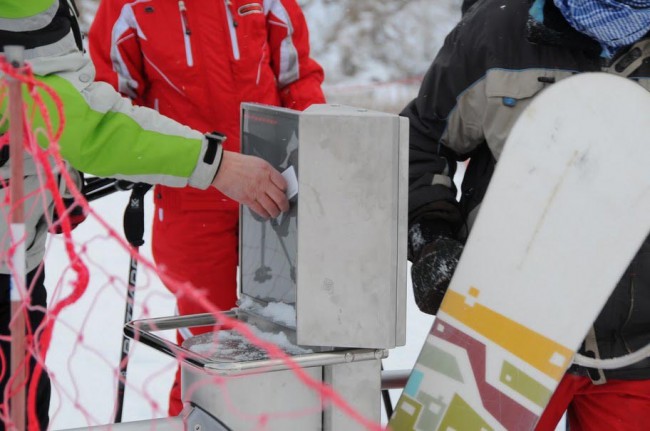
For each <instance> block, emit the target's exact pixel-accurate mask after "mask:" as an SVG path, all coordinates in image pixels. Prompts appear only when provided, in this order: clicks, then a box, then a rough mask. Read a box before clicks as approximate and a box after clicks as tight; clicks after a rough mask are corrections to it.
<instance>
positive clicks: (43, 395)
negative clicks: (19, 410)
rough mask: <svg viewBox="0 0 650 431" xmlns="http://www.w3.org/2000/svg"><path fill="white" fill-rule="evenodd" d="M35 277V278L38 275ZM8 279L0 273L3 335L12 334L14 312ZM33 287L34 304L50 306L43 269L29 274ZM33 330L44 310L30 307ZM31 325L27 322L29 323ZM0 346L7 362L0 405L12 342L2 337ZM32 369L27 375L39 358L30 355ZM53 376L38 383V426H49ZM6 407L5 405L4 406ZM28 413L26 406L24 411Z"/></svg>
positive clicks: (1, 399) (43, 375)
mask: <svg viewBox="0 0 650 431" xmlns="http://www.w3.org/2000/svg"><path fill="white" fill-rule="evenodd" d="M35 277H36V278H35ZM9 280H10V276H9V275H6V274H0V334H1V335H3V336H7V335H9V319H10V314H11V303H10V301H9ZM32 281H33V282H34V286H33V288H32V290H31V305H32V306H39V307H43V309H45V307H46V306H47V292H46V291H45V285H44V284H43V283H44V281H45V275H44V273H43V271H41V272H40V274H36V271H32V272H30V273H29V274H28V275H27V286H31V285H32ZM28 314H29V322H30V325H29V327H30V329H31V331H32V333H34V332H36V329H37V328H38V327H39V325H40V324H41V322H43V318H44V317H45V313H43V311H41V310H33V309H30V310H29V311H28ZM26 326H28V325H26ZM34 342H39V340H34ZM0 345H1V347H2V352H1V353H0V354H2V355H3V357H4V361H3V363H4V365H3V366H2V370H1V374H2V379H1V380H0V405H2V406H3V405H4V391H5V387H6V385H7V381H8V380H9V375H10V374H11V364H10V361H11V343H9V342H7V341H2V340H0ZM29 363H30V365H29V366H30V370H29V374H28V375H30V376H31V375H33V374H34V368H35V366H36V361H35V359H34V358H33V357H31V358H30V361H29ZM30 383H31V382H30V381H29V380H28V383H27V384H28V386H27V387H26V389H25V399H27V389H28V388H29V384H30ZM50 391H51V389H50V379H49V377H48V375H47V373H46V372H45V370H43V371H42V373H41V378H40V379H39V382H38V387H37V395H36V414H37V416H38V422H39V429H41V430H45V429H47V425H48V423H49V412H48V411H49V408H50ZM2 408H3V409H4V406H3V407H2ZM25 412H27V409H26V410H25ZM25 425H26V426H27V419H25ZM0 431H5V424H4V422H2V423H0Z"/></svg>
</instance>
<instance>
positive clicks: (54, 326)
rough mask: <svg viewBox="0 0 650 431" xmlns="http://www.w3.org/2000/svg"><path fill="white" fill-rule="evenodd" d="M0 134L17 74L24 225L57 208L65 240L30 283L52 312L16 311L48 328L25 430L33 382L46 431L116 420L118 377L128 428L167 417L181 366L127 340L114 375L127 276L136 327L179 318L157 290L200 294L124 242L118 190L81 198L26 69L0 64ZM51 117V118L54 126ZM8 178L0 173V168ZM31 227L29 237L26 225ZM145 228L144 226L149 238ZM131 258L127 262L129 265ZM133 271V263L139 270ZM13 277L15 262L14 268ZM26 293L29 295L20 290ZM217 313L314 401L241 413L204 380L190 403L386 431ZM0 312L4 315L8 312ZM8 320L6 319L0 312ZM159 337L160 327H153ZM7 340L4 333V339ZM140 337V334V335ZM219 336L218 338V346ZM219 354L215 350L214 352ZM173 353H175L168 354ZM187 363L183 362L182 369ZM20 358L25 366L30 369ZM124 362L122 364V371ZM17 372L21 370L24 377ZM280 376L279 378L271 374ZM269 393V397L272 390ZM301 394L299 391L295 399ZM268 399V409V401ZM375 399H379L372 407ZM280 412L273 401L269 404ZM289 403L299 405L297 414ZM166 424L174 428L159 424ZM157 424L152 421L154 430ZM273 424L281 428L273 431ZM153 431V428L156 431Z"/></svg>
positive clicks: (57, 125) (216, 378) (49, 99)
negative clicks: (209, 401) (336, 417)
mask: <svg viewBox="0 0 650 431" xmlns="http://www.w3.org/2000/svg"><path fill="white" fill-rule="evenodd" d="M0 72H1V75H0V79H1V80H0V109H1V111H0V113H1V115H2V116H1V117H0V131H2V130H5V128H6V125H7V124H8V121H9V119H8V109H6V107H7V105H8V92H7V77H13V78H14V79H17V80H19V81H21V82H22V84H23V93H24V94H28V98H31V99H33V101H34V103H33V105H31V107H30V106H29V105H25V107H24V115H25V125H24V127H23V130H24V134H25V139H24V144H25V150H26V151H27V153H28V154H29V155H30V158H31V159H32V160H33V161H34V165H35V166H36V173H35V175H36V177H37V178H38V187H36V188H35V189H26V191H25V193H26V194H25V197H24V199H23V201H22V202H24V203H25V217H26V218H27V219H29V218H30V217H33V216H35V215H36V214H38V213H39V212H43V211H44V210H43V208H44V206H48V205H49V199H50V198H49V197H50V196H51V198H52V200H53V204H54V207H55V209H56V212H57V213H58V214H62V217H60V218H58V219H57V220H56V221H53V219H52V218H51V217H50V216H49V215H48V216H47V217H46V219H47V222H48V224H49V225H50V226H49V227H50V229H52V228H53V227H56V228H57V229H58V230H59V231H60V232H61V233H60V234H57V235H49V237H48V239H47V242H46V244H45V250H46V251H45V257H44V263H43V264H42V265H40V266H39V268H38V269H37V270H36V274H40V272H42V271H44V272H45V274H46V279H45V286H46V287H47V290H48V306H47V308H46V309H44V308H43V307H39V306H35V305H33V304H32V302H31V300H30V299H29V298H28V297H25V298H24V304H23V310H29V311H39V310H40V311H42V312H44V314H45V318H44V322H43V324H42V325H40V326H38V327H31V326H30V325H29V324H28V325H27V337H26V342H27V346H28V347H27V349H28V354H29V355H30V356H32V357H33V358H35V360H36V363H35V366H34V367H32V368H31V370H30V372H29V375H30V376H31V378H30V383H29V384H28V385H26V386H24V388H25V390H26V393H27V423H28V429H30V430H38V429H39V425H38V419H37V410H38V405H37V404H38V398H39V391H40V390H41V388H39V386H38V384H37V383H38V381H39V376H40V375H42V374H43V373H47V374H48V375H49V378H50V381H51V386H52V401H51V403H50V408H49V411H50V428H52V429H66V428H71V427H86V426H91V425H100V424H107V423H110V422H111V421H112V420H113V418H114V414H115V409H116V401H115V400H116V398H117V389H116V388H117V385H118V381H119V380H120V379H122V381H124V382H125V385H126V396H125V399H124V415H123V421H124V422H127V421H134V420H148V419H151V418H164V417H165V416H166V415H167V414H166V411H167V400H168V393H169V386H170V384H171V380H172V377H173V374H174V372H175V370H176V367H177V360H176V359H173V358H172V357H171V356H169V355H165V354H164V353H161V352H158V351H153V350H151V349H150V348H148V347H146V346H144V345H143V344H142V343H138V342H134V343H131V346H130V347H131V348H130V350H129V355H128V365H129V368H128V373H127V374H126V379H125V378H124V377H123V374H122V373H121V367H120V351H121V350H122V347H123V344H124V340H123V338H122V327H123V323H124V322H123V319H124V308H125V306H126V304H127V301H128V291H129V285H128V284H129V283H128V279H129V277H131V276H134V275H135V274H137V287H136V293H135V302H134V303H133V304H132V305H133V307H134V311H133V319H149V318H157V317H162V316H170V315H173V314H174V298H173V296H172V295H171V294H170V293H169V292H168V291H167V289H166V288H165V287H164V286H163V284H162V282H161V280H164V282H165V284H166V285H169V286H175V287H176V290H177V291H179V292H182V294H183V295H186V296H188V297H190V298H192V299H193V300H194V301H197V302H201V303H205V302H206V296H205V294H204V292H202V291H201V290H198V289H194V288H193V287H192V286H191V285H189V284H188V283H185V282H183V280H174V279H172V278H171V277H170V276H169V275H167V274H165V273H164V271H162V270H161V268H157V267H156V266H155V264H154V263H153V262H152V260H151V259H150V250H149V241H148V240H147V239H145V245H144V246H142V247H140V249H139V250H136V249H135V248H133V247H132V246H130V245H129V244H128V243H127V241H126V240H125V239H124V238H123V233H122V229H121V222H122V220H121V219H122V215H123V212H124V208H125V207H126V205H127V203H128V198H129V193H128V192H120V193H115V194H112V195H110V196H107V197H103V198H102V199H99V200H97V201H95V202H93V203H92V204H89V203H88V202H87V200H86V199H85V198H84V195H83V194H82V192H81V191H80V189H79V188H78V187H77V185H76V184H75V181H74V178H73V177H71V176H70V174H69V173H68V170H67V168H66V163H65V162H64V161H63V160H62V158H61V156H60V151H59V145H58V143H59V139H60V137H61V134H62V131H63V129H64V128H65V127H66V125H65V116H64V115H63V113H64V110H63V106H62V105H61V101H60V99H59V98H58V97H57V95H56V93H55V92H54V91H52V90H51V89H49V88H48V87H47V86H45V85H43V84H42V83H41V82H40V81H39V80H38V79H37V78H36V77H34V76H33V75H32V73H31V71H30V69H29V67H25V68H23V69H21V70H16V69H14V68H13V67H12V66H11V65H9V64H8V63H7V62H6V61H4V60H1V57H0ZM47 106H55V107H56V108H55V109H56V111H55V112H52V111H51V110H48V108H47ZM38 117H42V118H43V119H44V125H43V126H41V127H34V126H33V124H35V120H36V118H38ZM52 118H55V119H56V121H53V120H52ZM42 137H46V138H47V142H48V143H49V145H48V146H47V148H41V147H39V146H38V144H37V142H40V141H41V139H40V138H42ZM9 139H10V136H9V133H5V134H4V135H2V136H1V137H0V145H1V146H4V145H7V144H8V142H9ZM0 172H2V173H3V175H4V172H5V171H4V170H2V171H0ZM0 181H1V183H2V185H3V186H4V187H2V189H1V190H0V193H2V201H1V203H0V206H1V207H2V208H0V217H2V218H4V221H2V223H0V226H2V227H4V228H5V229H4V230H5V231H6V230H7V229H6V227H7V223H8V220H9V217H10V216H11V213H12V207H11V200H10V198H11V196H10V194H11V192H10V190H11V189H10V187H8V178H0ZM61 184H65V185H66V187H67V189H68V190H69V192H70V195H71V196H72V198H73V202H74V205H76V206H77V207H80V208H81V209H82V210H83V212H84V213H85V214H86V215H87V219H86V221H85V222H84V223H82V224H81V225H79V227H78V228H76V229H75V230H74V232H73V231H72V229H73V226H72V224H71V222H70V220H71V219H70V215H71V214H72V208H73V207H74V205H72V206H71V205H70V202H68V205H67V206H66V204H65V203H64V200H63V197H62V195H61V193H60V192H59V188H60V185H61ZM153 216H154V215H152V214H150V213H147V214H146V221H145V226H146V227H147V228H148V227H149V226H150V225H151V218H152V217H153ZM28 229H29V228H28ZM147 230H148V229H147ZM0 235H3V237H4V238H3V248H2V249H1V251H0V253H1V259H0V260H1V261H3V262H10V261H11V258H12V257H13V255H14V253H15V245H16V244H19V243H25V242H26V241H27V240H28V235H25V236H24V237H22V238H10V237H9V236H8V233H7V232H0ZM131 259H133V261H131ZM134 263H136V264H137V272H135V268H134ZM9 269H11V265H10V264H9ZM23 287H25V288H26V291H28V292H31V290H30V288H31V287H30V286H23ZM207 308H208V309H209V310H210V312H211V313H212V314H213V316H214V320H215V321H216V325H217V326H218V327H221V326H222V325H223V326H228V327H231V328H233V331H234V332H235V333H237V334H238V335H239V336H241V337H243V338H245V339H247V340H249V342H250V343H252V344H253V345H254V346H257V348H259V349H260V350H261V351H263V352H265V353H266V355H267V356H268V357H269V358H271V359H279V360H281V361H282V362H283V363H284V367H285V369H286V370H287V371H288V372H289V373H290V374H291V375H292V376H293V377H292V378H295V379H297V381H298V382H299V384H300V385H302V386H303V387H307V388H309V389H308V393H310V394H316V396H315V397H314V402H313V403H311V404H309V403H307V404H306V405H305V403H297V402H296V401H298V400H296V399H292V397H291V396H287V394H282V393H281V391H282V387H281V386H279V387H278V392H277V396H278V397H285V398H287V399H286V404H287V405H286V409H274V410H273V411H268V412H267V411H264V410H263V409H259V408H257V409H252V410H251V409H249V408H248V406H246V405H245V403H244V404H242V401H241V400H242V397H241V394H238V393H236V392H237V391H238V389H233V386H232V384H231V383H232V379H231V378H229V377H227V376H226V377H225V376H223V375H219V374H210V373H205V375H204V376H202V377H201V378H199V379H197V380H196V381H194V382H193V384H192V385H191V386H190V387H188V388H187V392H189V393H186V394H185V396H186V397H188V398H190V399H191V398H192V393H193V392H194V391H196V392H197V393H198V392H200V391H201V390H203V389H204V388H206V387H208V388H211V389H214V388H215V387H217V388H218V389H219V394H220V395H221V396H222V402H223V403H225V405H226V407H225V408H226V409H228V410H229V412H230V413H231V414H232V415H234V416H236V417H237V418H238V420H242V421H245V422H247V423H250V427H249V428H248V429H277V425H275V424H276V421H281V422H282V423H283V424H285V425H284V428H285V429H301V428H293V427H291V425H290V424H291V423H292V422H291V421H292V420H295V421H300V420H301V418H303V417H305V416H319V417H320V416H322V411H323V409H333V410H336V411H337V412H339V413H340V414H344V415H346V416H347V417H348V418H349V421H350V423H357V424H359V426H360V427H362V428H364V429H377V430H379V429H381V426H380V425H379V424H377V423H375V422H373V421H371V420H368V419H367V418H365V417H364V416H362V415H361V414H359V413H358V412H357V411H355V409H353V408H352V407H350V405H349V403H348V401H350V400H346V399H345V398H344V397H343V396H341V395H340V394H338V393H337V392H336V391H334V390H333V389H332V388H331V387H329V386H327V385H325V384H323V383H322V379H321V378H319V377H318V376H315V375H314V373H311V372H309V370H307V369H304V368H301V367H300V366H298V365H297V364H296V363H295V362H294V361H293V360H292V359H291V357H290V356H288V355H287V354H286V353H285V351H284V350H285V349H283V348H281V347H279V346H278V345H277V344H275V343H274V342H273V341H272V340H269V339H265V337H263V336H261V335H260V333H259V332H257V331H253V330H251V328H250V327H248V326H247V325H245V324H242V323H241V322H240V321H238V320H233V319H231V318H230V317H229V315H227V314H224V313H222V311H221V310H218V309H216V308H215V307H213V306H210V305H207ZM2 310H5V308H3V309H2ZM3 312H4V311H3ZM153 329H156V328H153ZM3 331H4V330H3ZM159 335H160V337H162V338H163V339H165V340H173V341H167V343H168V344H167V346H171V345H172V344H173V343H175V336H174V332H173V331H162V332H160V333H159ZM136 338H137V337H136ZM12 339H13V338H12V335H10V334H7V333H5V332H3V333H2V334H1V335H0V341H3V342H5V344H6V343H11V341H12ZM215 339H216V338H215V337H213V339H212V340H213V344H214V343H215V341H214V340H215ZM216 348H217V346H214V349H216ZM211 349H212V348H208V349H207V350H205V349H204V350H203V351H201V352H199V354H201V355H206V354H208V355H209V354H210V353H212V351H211ZM170 350H173V349H171V348H170ZM0 356H1V357H2V362H1V363H0V365H1V366H2V374H3V375H5V374H8V373H9V368H8V367H7V363H8V358H7V357H6V355H5V353H2V354H0ZM183 359H184V358H181V360H183ZM26 363H27V361H26V360H25V361H24V363H23V367H24V366H26ZM125 363H126V360H124V361H122V365H124V364H125ZM23 371H24V368H23ZM274 375H277V374H274ZM3 389H4V400H8V399H11V398H12V397H13V396H14V392H12V391H10V390H9V388H8V387H7V388H3ZM274 394H275V393H274ZM298 396H299V397H300V396H301V395H300V394H299V395H298ZM271 401H272V400H269V404H272V403H271ZM379 402H380V400H379V399H377V405H378V408H379ZM275 404H277V403H275ZM294 405H300V406H301V407H300V408H298V409H295V408H293V407H292V406H294ZM0 420H2V421H3V422H5V423H9V421H10V419H9V406H8V405H7V403H6V402H4V403H3V404H2V406H1V407H0ZM161 420H163V421H165V420H168V421H170V422H171V421H173V419H161ZM157 426H158V427H159V426H160V424H158V425H156V424H154V423H153V422H152V426H151V428H152V429H155V428H156V427H157ZM274 427H276V428H274ZM159 429H160V428H159Z"/></svg>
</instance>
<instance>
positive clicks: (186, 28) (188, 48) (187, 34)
mask: <svg viewBox="0 0 650 431" xmlns="http://www.w3.org/2000/svg"><path fill="white" fill-rule="evenodd" d="M178 10H179V11H180V13H181V26H182V28H183V39H184V40H185V59H186V60H187V65H188V66H190V67H192V66H194V57H193V56H192V40H191V36H192V30H190V24H189V22H188V20H187V8H186V7H185V2H184V1H183V0H180V1H179V2H178Z"/></svg>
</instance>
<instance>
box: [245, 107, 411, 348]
mask: <svg viewBox="0 0 650 431" xmlns="http://www.w3.org/2000/svg"><path fill="white" fill-rule="evenodd" d="M242 110H243V112H242V142H241V144H242V152H243V153H245V154H253V155H257V156H260V157H263V158H264V159H266V160H267V161H269V162H270V163H271V164H272V165H273V166H274V167H275V168H276V169H278V170H280V171H281V172H283V171H286V170H290V171H291V170H293V172H294V173H295V176H296V178H297V185H298V195H297V197H296V198H293V199H292V201H291V202H292V208H291V211H290V212H289V213H287V214H284V215H282V216H280V217H278V219H276V220H271V221H264V220H262V219H260V218H259V217H256V216H255V215H254V214H253V213H252V212H251V211H250V210H248V209H246V208H243V209H242V211H241V219H240V269H241V273H240V291H241V297H242V302H243V303H247V301H249V300H250V301H252V302H253V303H254V304H255V307H253V308H260V307H261V308H263V307H265V306H268V305H273V304H275V303H280V304H284V305H289V306H291V307H293V311H292V313H293V316H292V318H288V319H287V318H286V316H285V317H283V320H285V321H284V322H280V323H283V324H286V325H288V326H290V327H294V328H295V331H296V340H295V341H296V343H297V344H299V345H306V346H332V347H363V348H393V347H395V346H399V345H403V344H404V343H405V340H406V334H405V332H406V328H405V325H406V323H405V322H406V319H405V313H406V290H405V289H406V226H407V181H408V120H406V119H405V118H401V117H399V116H397V115H392V114H386V113H381V112H373V111H368V110H365V109H357V108H352V107H346V106H337V105H315V106H312V107H310V108H309V109H307V110H306V111H304V112H298V111H292V110H288V109H282V108H275V107H269V106H263V105H254V104H244V105H242ZM267 317H269V316H267Z"/></svg>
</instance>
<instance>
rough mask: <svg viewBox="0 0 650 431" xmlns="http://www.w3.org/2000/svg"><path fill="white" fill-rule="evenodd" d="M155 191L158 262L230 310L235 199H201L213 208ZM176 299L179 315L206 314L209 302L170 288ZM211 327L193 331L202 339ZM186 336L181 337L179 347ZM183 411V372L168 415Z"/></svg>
mask: <svg viewBox="0 0 650 431" xmlns="http://www.w3.org/2000/svg"><path fill="white" fill-rule="evenodd" d="M186 192H187V190H185V189H183V190H178V191H176V190H169V189H167V188H159V187H158V188H156V190H155V191H154V200H155V202H156V206H155V211H156V212H155V214H154V223H153V231H152V236H153V239H152V252H153V257H154V259H155V261H156V264H157V265H158V266H159V267H164V269H165V271H166V272H167V273H168V274H170V275H172V276H173V277H174V278H175V279H177V280H179V281H182V282H184V281H189V282H191V283H192V286H194V287H195V288H198V289H202V290H203V291H204V292H205V295H206V296H207V298H208V300H209V301H210V302H211V303H212V305H214V306H216V307H217V308H219V309H221V310H229V309H231V308H233V307H234V306H235V305H236V300H237V280H236V277H237V264H238V260H239V254H238V241H239V240H238V227H237V226H238V221H239V207H238V206H237V204H235V203H233V202H232V201H218V199H215V198H214V196H212V194H211V193H210V191H208V192H206V196H204V197H200V196H199V197H198V198H202V199H203V200H205V199H209V198H212V200H211V201H210V202H211V205H210V207H209V208H205V207H206V205H205V203H202V202H201V201H200V200H199V199H197V195H196V191H193V192H190V193H189V194H187V193H186ZM167 287H168V288H169V290H170V291H171V292H172V293H174V294H175V295H177V306H178V314H179V315H187V314H197V313H206V312H208V308H207V307H206V306H205V304H200V303H196V302H195V301H193V300H192V299H191V298H189V297H187V296H185V295H182V294H180V295H179V293H180V292H178V287H177V286H167ZM211 330H213V328H211V327H204V328H192V330H191V331H192V334H194V335H198V334H200V333H203V332H209V331H211ZM184 338H185V337H184V336H183V335H182V334H180V333H178V334H177V339H178V342H179V343H182V342H183V340H184ZM182 408H183V404H182V401H181V386H180V369H179V370H178V371H177V373H176V379H175V381H174V385H173V386H172V391H171V394H170V400H169V414H170V415H171V416H176V415H178V414H179V413H180V411H181V410H182Z"/></svg>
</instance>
